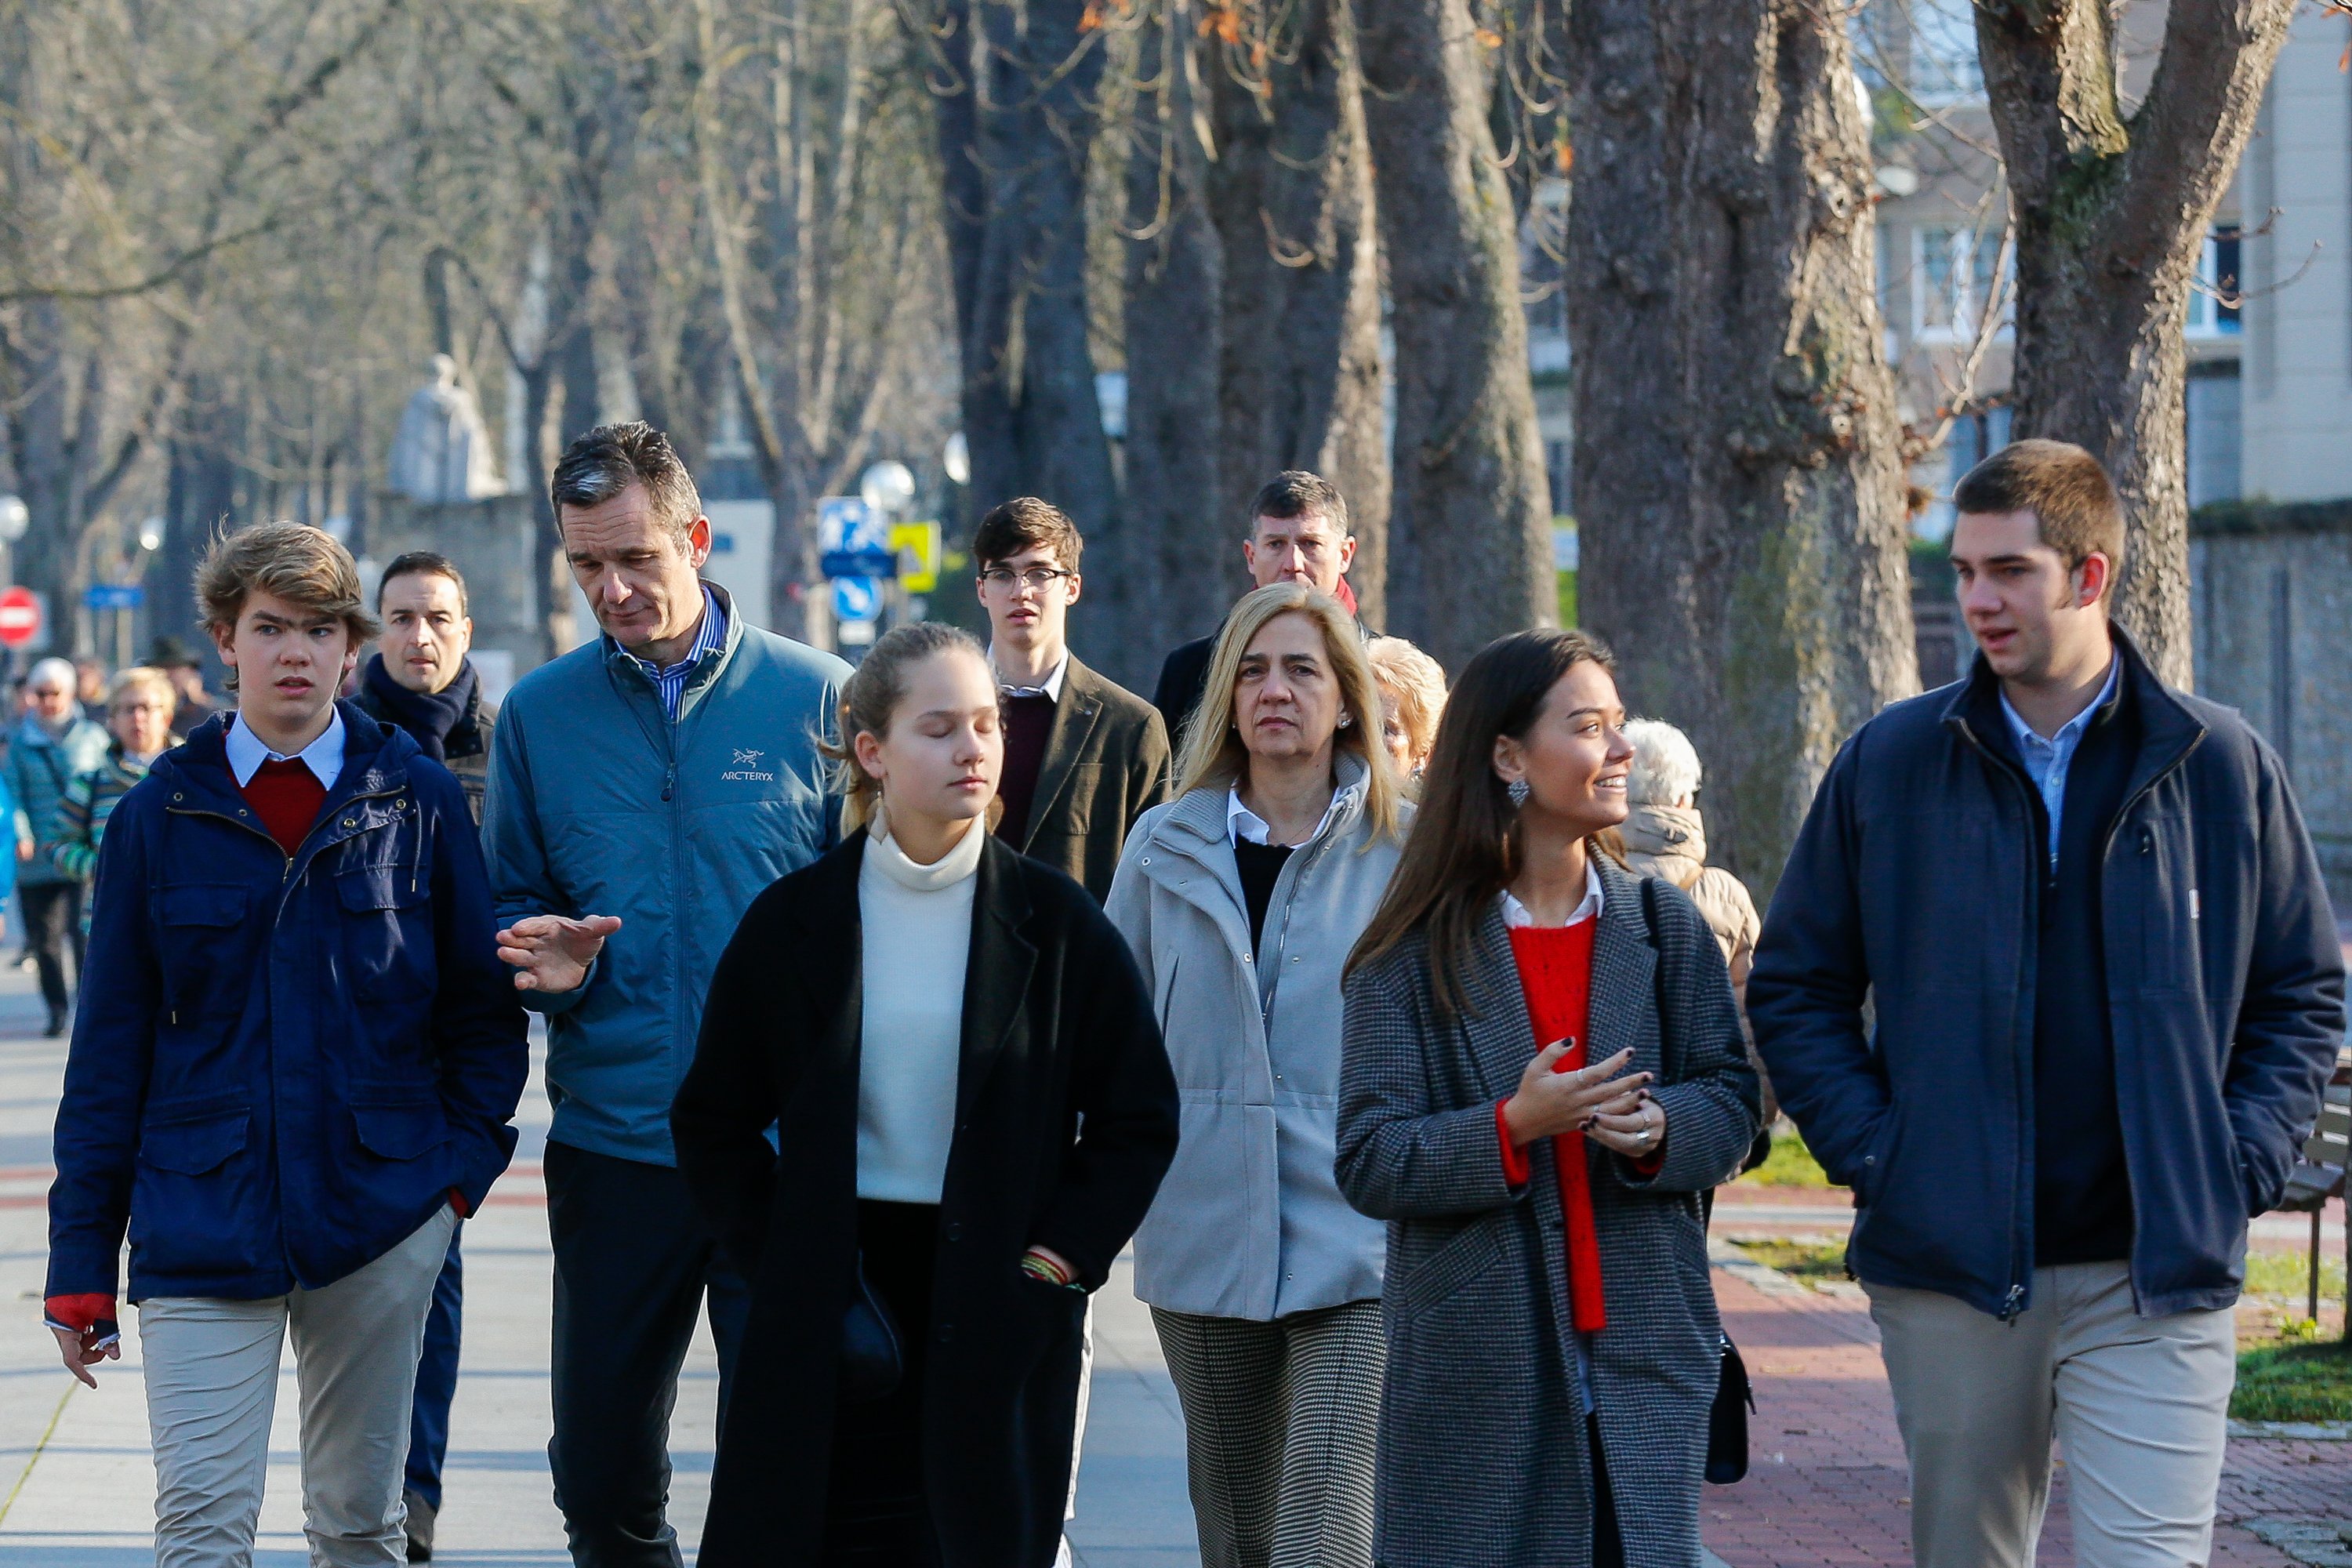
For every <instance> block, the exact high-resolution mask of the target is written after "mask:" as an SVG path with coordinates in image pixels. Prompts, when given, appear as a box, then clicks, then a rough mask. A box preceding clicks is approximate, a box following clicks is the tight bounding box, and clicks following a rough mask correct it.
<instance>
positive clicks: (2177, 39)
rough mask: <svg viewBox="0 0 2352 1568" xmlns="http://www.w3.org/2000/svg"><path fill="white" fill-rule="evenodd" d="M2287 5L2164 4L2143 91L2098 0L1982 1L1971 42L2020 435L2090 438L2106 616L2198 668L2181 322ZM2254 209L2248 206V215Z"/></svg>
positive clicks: (2153, 648)
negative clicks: (2112, 611)
mask: <svg viewBox="0 0 2352 1568" xmlns="http://www.w3.org/2000/svg"><path fill="white" fill-rule="evenodd" d="M1976 13H1977V48H1978V53H1979V58H1981V59H1982V60H1983V63H1984V76H1985V89H1986V93H1987V96H1988V97H1989V99H1990V103H1991V108H1992V120H1993V125H1994V128H1995V130H1996V131H1997V132H1999V133H2000V150H2001V155H2002V157H2003V159H2004V160H2005V161H2006V163H2007V165H2008V171H2009V188H2010V201H2011V208H2012V210H2013V212H2014V214H2015V217H2016V225H2017V300H2018V307H2017V351H2016V352H2017V357H2016V369H2015V371H2014V372H2013V373H2012V376H2011V394H2012V396H2013V398H2014V400H2015V406H2016V410H2017V414H2016V433H2017V434H2018V435H2019V436H2021V437H2023V436H2048V437H2056V438H2058V439H2060V440H2065V441H2074V442H2077V443H2079V444H2081V445H2082V446H2084V447H2089V448H2090V449H2091V451H2092V452H2094V453H2095V454H2096V455H2097V456H2098V458H2099V459H2100V460H2101V461H2102V462H2104V463H2105V464H2106V467H2107V471H2108V473H2110V474H2111V475H2113V476H2114V478H2115V481H2116V489H2117V490H2118V491H2120V492H2121V494H2122V497H2123V503H2124V517H2125V519H2126V522H2127V524H2128V525H2129V534H2128V545H2127V548H2126V550H2125V552H2124V565H2123V573H2122V575H2121V577H2120V579H2119V582H2118V584H2117V591H2116V618H2117V619H2118V620H2120V621H2121V622H2122V624H2123V626H2124V627H2125V629H2126V630H2127V631H2129V632H2130V633H2131V634H2132V636H2133V637H2135V638H2137V640H2138V643H2139V646H2140V647H2141V648H2142V650H2143V651H2145V652H2146V653H2147V656H2148V658H2149V660H2150V661H2151V662H2152V663H2153V664H2154V665H2155V666H2156V668H2157V669H2158V672H2159V673H2161V674H2162V675H2163V677H2164V679H2167V680H2169V681H2172V682H2173V683H2175V684H2176V685H2180V686H2187V685H2189V684H2190V682H2191V680H2192V679H2193V678H2194V675H2195V671H2194V669H2193V668H2192V666H2191V661H2190V655H2191V648H2190V642H2189V481H2188V468H2189V464H2188V445H2189V437H2188V423H2187V419H2188V416H2187V411H2186V407H2185V405H2184V401H2183V398H2184V394H2185V391H2186V380H2187V366H2186V351H2185V349H2184V347H2183V345H2182V342H2181V331H2182V327H2183V324H2184V319H2185V314H2186V311H2187V309H2188V304H2189V285H2190V279H2192V278H2193V277H2194V275H2195V272H2196V268H2197V260H2198V256H2199V253H2200V249H2201V248H2202V247H2203V245H2204V242H2205V234H2206V230H2207V228H2208V226H2210V224H2211V223H2212V221H2213V208H2214V205H2215V204H2216V203H2218V202H2219V201H2220V200H2221V195H2222V193H2223V192H2224V191H2225V190H2227V189H2228V188H2229V184H2230V179H2231V175H2232V174H2234V173H2235V171H2236V169H2237V166H2238V157H2239V154H2240V153H2242V152H2244V150H2245V145H2246V138H2247V136H2248V134H2249V133H2250V132H2252V127H2253V121H2254V115H2255V112H2256V111H2257V110H2259V109H2260V108H2261V107H2262V97H2263V86H2264V84H2265V83H2267V82H2268V81H2269V79H2270V74H2271V68H2272V66H2273V65H2274V64H2275V63H2276V62H2277V59H2278V52H2279V47H2280V46H2281V45H2283V44H2284V42H2285V41H2286V35H2287V24H2288V22H2289V20H2290V18H2291V17H2292V16H2293V15H2294V0H2174V3H2173V5H2172V7H2171V9H2170V11H2169V12H2168V15H2167V16H2166V20H2165V40H2164V52H2163V55H2162V57H2161V58H2159V60H2158V63H2157V68H2156V76H2155V79H2154V80H2153V81H2152V82H2151V83H2150V84H2149V87H2148V93H2147V99H2146V100H2144V101H2143V102H2142V103H2141V104H2140V106H2139V108H2138V110H2137V111H2135V112H2134V113H2133V114H2132V115H2131V116H2130V118H2129V119H2126V118H2125V117H2124V113H2123V107H2122V105H2121V103H2120V102H2119V101H2118V100H2117V98H2116V53H2115V37H2114V22H2113V13H2112V12H2111V11H2110V9H2109V7H2108V6H2107V5H2105V4H2102V3H2099V0H2031V3H2027V0H1978V4H1977V6H1976ZM2256 216H2259V215H2256Z"/></svg>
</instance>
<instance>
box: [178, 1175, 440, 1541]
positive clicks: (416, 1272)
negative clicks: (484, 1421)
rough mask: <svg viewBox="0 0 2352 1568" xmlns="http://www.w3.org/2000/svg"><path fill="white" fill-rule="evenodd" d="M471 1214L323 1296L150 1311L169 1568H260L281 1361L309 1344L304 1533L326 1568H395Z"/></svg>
mask: <svg viewBox="0 0 2352 1568" xmlns="http://www.w3.org/2000/svg"><path fill="white" fill-rule="evenodd" d="M456 1229H457V1215H456V1214H455V1213H454V1212H453V1211H452V1210H450V1209H449V1208H448V1207H446V1205H445V1206H444V1207H443V1208H442V1209H441V1211H440V1212H439V1213H438V1214H436V1215H434V1216H433V1217H432V1218H431V1219H429V1220H426V1221H425V1224H424V1225H423V1226H419V1227H418V1228H417V1229H416V1231H415V1233H414V1234H412V1235H411V1236H410V1237H408V1239H406V1240H405V1241H403V1242H402V1243H401V1244H400V1245H399V1246H397V1247H394V1248H393V1249H392V1250H391V1251H390V1252H387V1253H385V1254H384V1255H383V1257H382V1258H377V1259H376V1260H375V1261H374V1262H373V1263H371V1264H369V1265H368V1266H367V1267H366V1268H362V1269H360V1270H359V1271H357V1272H356V1273H353V1274H348V1275H345V1276H344V1277H343V1278H342V1279H338V1280H336V1281H335V1282H334V1283H333V1284H331V1285H322V1286H320V1288H319V1289H316V1290H301V1289H297V1290H294V1291H291V1292H289V1294H287V1295H284V1296H276V1297H271V1298H268V1299H267V1300H258V1301H228V1300H212V1299H210V1298H197V1297H161V1298H154V1299H151V1300H145V1301H142V1302H140V1303H139V1349H140V1353H141V1355H142V1357H143V1358H144V1359H145V1362H146V1374H147V1425H148V1428H149V1430H150V1432H151V1433H152V1436H153V1440H154V1445H155V1563H156V1568H247V1565H248V1564H250V1563H252V1561H253V1531H254V1525H255V1521H257V1520H258V1519H259V1517H260V1514H261V1486H262V1479H263V1478H264V1477H265V1476H266V1475H267V1474H268V1469H269V1421H270V1416H271V1415H272V1414H273V1413H274V1412H275V1410H276V1408H277V1405H278V1355H279V1352H280V1351H281V1349H282V1347H283V1345H284V1342H285V1340H286V1336H287V1334H288V1332H289V1331H291V1333H292V1335H293V1339H294V1377H295V1381H296V1383H297V1384H298V1385H299V1387H300V1389H301V1394H302V1426H301V1433H302V1436H301V1443H302V1515H303V1533H304V1534H305V1535H307V1536H308V1537H309V1538H310V1561H311V1563H313V1564H315V1565H317V1568H395V1565H397V1564H401V1563H404V1561H405V1559H406V1556H407V1539H406V1534H405V1531H404V1528H403V1527H404V1525H405V1523H406V1522H407V1510H405V1509H404V1508H403V1507H402V1505H401V1496H400V1488H401V1476H402V1468H403V1466H404V1462H405V1461H406V1459H407V1457H408V1415H409V1403H410V1400H411V1399H412V1398H413V1397H414V1392H415V1385H416V1358H417V1355H418V1353H419V1352H421V1350H422V1349H423V1347H424V1342H425V1311H426V1310H427V1309H428V1308H429V1307H430V1306H431V1305H432V1301H433V1281H434V1280H435V1279H436V1278H438V1277H439V1275H440V1272H441V1260H442V1258H445V1257H446V1256H447V1254H448V1251H449V1237H450V1234H451V1233H452V1232H453V1231H455V1230H456Z"/></svg>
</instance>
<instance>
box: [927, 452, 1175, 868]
mask: <svg viewBox="0 0 2352 1568" xmlns="http://www.w3.org/2000/svg"><path fill="white" fill-rule="evenodd" d="M1085 548H1086V542H1085V540H1083V539H1081V538H1080V537H1079V535H1078V530H1077V525H1076V524H1075V523H1073V522H1072V521H1070V520H1069V518H1068V517H1067V516H1066V515H1065V514H1064V513H1063V512H1061V511H1060V510H1058V509H1056V508H1055V507H1052V506H1049V505H1047V504H1046V503H1045V502H1044V501H1042V500H1038V499H1037V498H1036V497H1034V496H1016V497H1014V498H1013V500H1009V501H1006V502H1005V503H1004V504H1003V505H1002V506H999V507H995V508H993V509H992V510H990V511H989V513H988V515H987V516H985V517H983V518H982V519H981V520H980V527H979V528H978V529H976V530H974V531H973V533H972V538H971V554H972V560H973V561H974V562H975V563H977V565H978V570H979V591H980V603H981V606H982V608H983V609H985V610H986V611H987V612H988V625H989V642H988V660H989V665H990V667H991V668H993V669H994V670H995V671H996V679H997V683H998V686H999V688H1000V689H1001V690H1002V691H1003V697H1004V779H1003V785H1002V787H1001V788H1000V789H999V790H998V792H997V798H998V799H999V800H1001V801H1003V806H1004V809H1003V816H1001V817H1000V818H999V819H998V821H997V824H996V828H995V831H996V834H997V837H1001V838H1003V840H1004V841H1005V842H1006V843H1008V844H1010V845H1012V846H1013V847H1014V848H1016V849H1018V850H1020V851H1021V852H1022V853H1023V854H1025V855H1031V856H1034V857H1035V858H1038V859H1040V860H1043V861H1044V862H1045V864H1047V865H1048V866H1051V867H1053V868H1055V869H1056V870H1059V871H1063V872H1066V873H1067V874H1068V875H1069V876H1070V877H1071V878H1072V879H1076V881H1078V882H1081V883H1083V884H1085V886H1086V889H1087V891H1088V892H1089V893H1092V894H1093V895H1094V896H1095V898H1096V900H1097V901H1099V900H1102V899H1104V898H1107V897H1108V895H1109V893H1110V882H1111V878H1112V876H1113V875H1114V874H1115V873H1116V872H1117V871H1118V854H1119V850H1120V848H1121V847H1123V846H1125V844H1126V843H1127V832H1128V829H1129V827H1132V826H1134V825H1135V820H1136V818H1137V817H1139V816H1142V815H1143V814H1144V813H1145V812H1147V811H1149V810H1150V809H1151V808H1152V807H1153V806H1155V805H1159V804H1160V802H1161V801H1163V800H1165V799H1167V798H1168V770H1169V754H1168V731H1167V730H1166V728H1165V727H1164V726H1163V725H1162V724H1161V723H1160V714H1159V713H1158V711H1157V710H1154V709H1153V708H1152V706H1151V705H1150V703H1148V702H1146V701H1144V700H1143V699H1141V698H1140V697H1138V696H1136V695H1135V693H1133V692H1131V691H1129V690H1128V689H1126V688H1125V687H1123V686H1119V685H1117V684H1116V683H1114V682H1112V681H1109V680H1106V679H1103V678H1102V677H1101V676H1100V675H1097V674H1096V673H1095V672H1094V671H1093V670H1091V669H1089V668H1087V666H1086V665H1085V664H1084V663H1083V662H1082V661H1081V660H1080V659H1079V658H1078V657H1077V656H1076V654H1074V653H1072V652H1071V651H1070V645H1069V624H1070V606H1071V605H1075V604H1076V603H1077V601H1078V591H1079V589H1080V587H1081V586H1082V585H1083V584H1082V579H1081V578H1080V577H1079V575H1078V558H1079V555H1080V553H1081V552H1083V551H1084V550H1085Z"/></svg>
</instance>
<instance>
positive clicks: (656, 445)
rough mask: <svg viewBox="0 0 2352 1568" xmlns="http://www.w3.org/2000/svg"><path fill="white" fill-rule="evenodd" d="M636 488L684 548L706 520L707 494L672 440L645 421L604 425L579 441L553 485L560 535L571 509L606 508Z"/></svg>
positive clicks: (559, 468)
mask: <svg viewBox="0 0 2352 1568" xmlns="http://www.w3.org/2000/svg"><path fill="white" fill-rule="evenodd" d="M633 484H641V485H643V486H645V487H646V500H648V501H650V502H652V503H653V510H654V521H656V522H657V523H659V524H660V525H661V526H662V527H663V528H664V529H666V530H667V531H669V533H670V534H672V535H673V536H674V537H676V538H677V540H678V541H679V542H681V543H683V542H685V540H686V537H687V535H688V534H689V533H691V532H692V531H694V520H695V519H696V518H698V517H700V516H701V515H702V493H701V492H700V491H699V490H698V489H695V488H694V476H693V475H691V474H689V473H688V472H687V471H686V465H685V464H684V463H683V462H681V461H679V459H678V455H677V448H676V447H672V446H671V445H670V444H669V437H667V436H665V435H663V434H662V433H661V432H660V431H658V430H656V429H655V428H654V427H653V426H650V425H648V424H646V422H645V421H644V420H642V419H631V420H628V421H626V422H625V423H623V424H618V425H599V426H596V428H594V429H593V430H591V431H588V432H587V433H585V434H584V435H583V436H581V437H578V438H577V439H575V440H574V441H573V442H572V445H570V446H569V447H565V448H564V449H563V456H562V458H559V459H557V461H556V465H555V472H554V473H553V474H552V475H551V476H550V478H549V480H548V487H547V488H548V491H549V499H551V500H553V501H554V503H555V518H556V531H557V532H559V533H561V532H562V522H563V509H564V508H565V507H567V506H602V505H603V504H604V502H606V501H608V500H612V499H613V498H614V496H616V495H619V494H620V493H621V492H622V491H623V490H625V489H628V488H629V487H630V486H631V485H633Z"/></svg>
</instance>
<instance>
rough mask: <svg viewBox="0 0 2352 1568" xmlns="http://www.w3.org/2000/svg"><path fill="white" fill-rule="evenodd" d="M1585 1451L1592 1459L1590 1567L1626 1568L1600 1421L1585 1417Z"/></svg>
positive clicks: (1593, 1416)
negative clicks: (1603, 1455)
mask: <svg viewBox="0 0 2352 1568" xmlns="http://www.w3.org/2000/svg"><path fill="white" fill-rule="evenodd" d="M1584 1436H1585V1439H1586V1443H1585V1451H1586V1452H1587V1453H1589V1454H1591V1456H1592V1568H1625V1542H1624V1540H1623V1538H1622V1537H1621V1536H1619V1534H1618V1533H1617V1500H1616V1499H1615V1498H1614V1497H1613V1496H1612V1495H1611V1493H1610V1490H1609V1462H1608V1460H1607V1459H1605V1458H1602V1457H1601V1418H1600V1417H1599V1416H1598V1415H1588V1416H1586V1417H1585V1418H1584Z"/></svg>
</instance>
